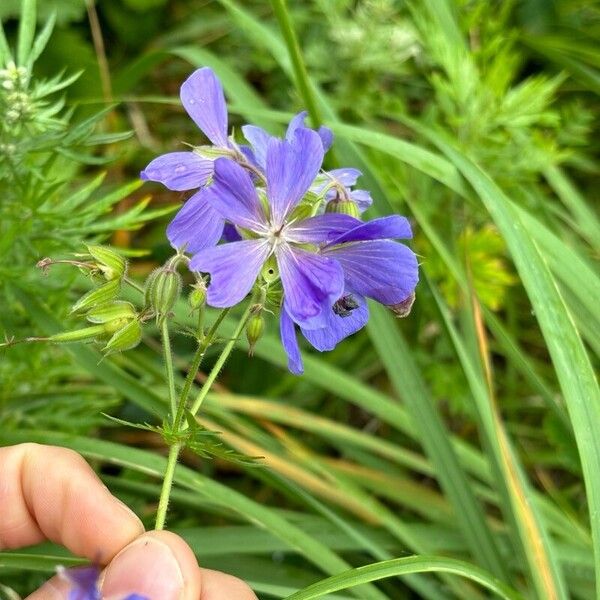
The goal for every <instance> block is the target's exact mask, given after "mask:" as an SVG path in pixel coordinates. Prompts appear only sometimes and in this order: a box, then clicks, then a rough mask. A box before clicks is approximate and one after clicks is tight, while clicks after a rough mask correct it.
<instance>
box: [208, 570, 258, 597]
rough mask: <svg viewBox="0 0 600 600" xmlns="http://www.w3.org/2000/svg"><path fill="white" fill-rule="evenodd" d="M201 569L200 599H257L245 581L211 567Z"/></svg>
mask: <svg viewBox="0 0 600 600" xmlns="http://www.w3.org/2000/svg"><path fill="white" fill-rule="evenodd" d="M200 570H201V571H202V595H201V596H200V600H257V598H256V595H255V594H254V592H253V591H252V590H251V589H250V587H249V586H248V584H247V583H245V582H244V581H242V580H241V579H238V578H237V577H233V575H227V573H221V572H220V571H213V570H212V569H200Z"/></svg>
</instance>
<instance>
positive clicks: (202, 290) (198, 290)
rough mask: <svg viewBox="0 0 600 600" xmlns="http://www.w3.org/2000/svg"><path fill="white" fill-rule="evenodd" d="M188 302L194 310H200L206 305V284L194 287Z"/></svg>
mask: <svg viewBox="0 0 600 600" xmlns="http://www.w3.org/2000/svg"><path fill="white" fill-rule="evenodd" d="M188 302H189V303H190V307H191V309H192V310H199V309H200V308H202V307H203V306H204V305H205V304H206V285H205V284H204V282H201V283H197V284H196V285H194V286H193V289H192V291H191V292H190V295H189V296H188Z"/></svg>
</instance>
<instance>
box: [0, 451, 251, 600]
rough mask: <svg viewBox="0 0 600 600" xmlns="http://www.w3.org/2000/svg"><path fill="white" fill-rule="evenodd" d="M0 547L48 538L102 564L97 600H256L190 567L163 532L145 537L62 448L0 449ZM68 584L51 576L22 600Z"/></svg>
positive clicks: (225, 578) (182, 547) (43, 597)
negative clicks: (131, 597)
mask: <svg viewBox="0 0 600 600" xmlns="http://www.w3.org/2000/svg"><path fill="white" fill-rule="evenodd" d="M0 507H1V510H0V550H9V549H10V550H14V549H17V548H21V547H24V546H30V545H32V544H37V543H40V542H43V541H45V540H50V541H52V542H56V543H57V544H61V545H62V546H64V547H66V548H67V549H68V550H70V551H71V552H73V553H74V554H76V555H77V556H83V557H86V558H87V559H89V560H90V561H91V562H96V561H99V562H100V563H101V564H102V565H103V566H104V567H105V569H104V571H103V573H102V576H101V579H100V581H101V590H102V597H103V599H105V600H120V599H121V598H124V597H125V596H126V595H128V594H130V593H138V594H141V595H143V596H146V597H148V598H149V600H256V596H255V595H254V593H253V592H252V590H251V589H250V588H249V587H248V586H247V585H246V584H245V583H244V582H243V581H241V580H240V579H237V578H235V577H232V576H231V575H227V574H225V573H221V572H219V571H213V570H210V569H203V568H200V567H199V566H198V563H197V562H196V558H195V556H194V554H193V552H192V550H191V549H190V547H189V546H188V545H187V544H186V543H185V542H184V540H183V539H182V538H180V537H179V536H177V535H175V534H174V533H171V532H168V531H150V532H145V531H144V527H143V525H142V523H141V521H140V520H139V519H138V517H137V516H136V515H135V514H134V513H133V512H132V511H131V510H130V509H129V508H128V507H127V506H125V505H124V504H123V503H122V502H121V501H120V500H118V499H117V498H115V497H114V496H113V495H112V494H111V493H110V491H109V490H108V488H107V487H106V486H105V485H104V484H103V483H102V482H101V481H100V479H99V478H98V476H97V475H96V474H95V473H94V471H93V470H92V469H91V467H90V466H89V465H88V464H87V462H86V461H85V460H84V459H83V458H82V457H81V456H80V455H79V454H77V453H76V452H74V451H72V450H68V449H66V448H58V447H53V446H43V445H39V444H19V445H17V446H9V447H6V448H0ZM68 591H69V583H68V582H67V581H65V580H63V579H61V578H59V577H58V576H57V577H53V578H52V579H50V580H49V581H48V582H46V583H45V584H44V585H43V586H42V587H41V588H39V589H38V590H36V591H35V592H33V593H32V594H31V595H30V596H28V598H27V600H65V599H66V598H67V595H68Z"/></svg>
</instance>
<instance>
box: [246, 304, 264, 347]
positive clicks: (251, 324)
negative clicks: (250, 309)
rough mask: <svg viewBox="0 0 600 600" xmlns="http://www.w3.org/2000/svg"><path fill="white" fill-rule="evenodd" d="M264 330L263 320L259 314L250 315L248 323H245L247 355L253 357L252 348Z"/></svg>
mask: <svg viewBox="0 0 600 600" xmlns="http://www.w3.org/2000/svg"><path fill="white" fill-rule="evenodd" d="M264 330H265V320H264V318H263V316H262V315H261V314H260V312H257V313H254V314H252V315H250V318H249V319H248V322H247V323H246V338H248V344H249V345H250V347H249V348H248V354H249V355H250V356H253V355H254V347H255V346H256V342H258V340H259V339H260V338H261V337H262V334H263V331H264Z"/></svg>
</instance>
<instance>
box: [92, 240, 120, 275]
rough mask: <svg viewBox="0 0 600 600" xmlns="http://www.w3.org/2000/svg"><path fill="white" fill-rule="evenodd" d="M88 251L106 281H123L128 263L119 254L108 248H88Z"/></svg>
mask: <svg viewBox="0 0 600 600" xmlns="http://www.w3.org/2000/svg"><path fill="white" fill-rule="evenodd" d="M87 249H88V252H89V253H90V254H91V255H92V258H94V260H95V261H96V262H97V264H98V268H99V269H100V270H101V271H102V273H103V275H104V277H106V279H108V280H109V281H111V280H113V279H121V277H123V276H124V275H125V272H126V271H127V261H126V260H125V259H124V258H123V257H122V256H121V255H120V254H119V253H118V252H116V251H115V250H113V249H112V248H109V247H108V246H87Z"/></svg>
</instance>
